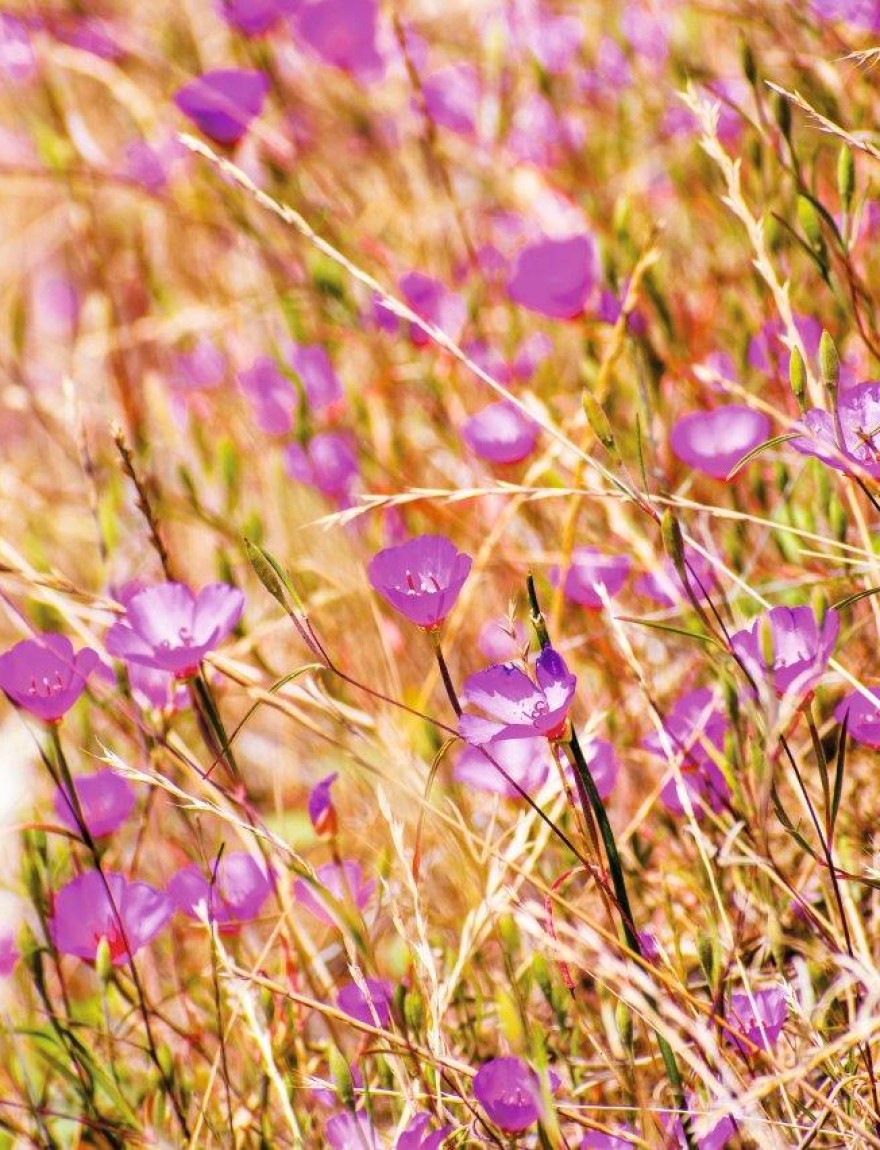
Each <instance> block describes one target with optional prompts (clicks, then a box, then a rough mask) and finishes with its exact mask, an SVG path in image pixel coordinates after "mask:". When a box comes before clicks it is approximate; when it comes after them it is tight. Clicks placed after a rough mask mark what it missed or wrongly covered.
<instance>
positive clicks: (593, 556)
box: [551, 547, 632, 611]
mask: <svg viewBox="0 0 880 1150" xmlns="http://www.w3.org/2000/svg"><path fill="white" fill-rule="evenodd" d="M631 566H632V563H631V562H630V559H629V556H627V555H603V554H602V552H601V551H600V550H599V549H598V548H597V547H577V548H575V550H574V551H573V552H572V556H571V566H570V567H569V568H568V570H567V571H566V573H565V584H564V587H563V590H564V592H565V597H566V599H570V600H571V602H572V603H579V604H580V605H581V606H582V607H589V608H591V609H592V610H594V611H600V610H601V609H602V608H603V607H604V605H605V604H604V603H603V601H602V594H601V592H600V588H601V590H602V591H604V594H605V595H606V596H607V598H609V599H613V598H614V597H615V595H618V594H619V593H620V591H621V589H622V588H623V585H624V583H625V582H626V579H627V576H628V575H629V572H630V567H631ZM551 579H552V581H553V583H554V585H556V584H557V583H558V582H559V568H558V567H556V568H554V569H553V571H552V572H551Z"/></svg>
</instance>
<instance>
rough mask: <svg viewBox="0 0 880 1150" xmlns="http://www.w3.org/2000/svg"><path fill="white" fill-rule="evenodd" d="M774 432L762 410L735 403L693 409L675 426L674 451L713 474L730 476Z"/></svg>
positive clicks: (671, 439)
mask: <svg viewBox="0 0 880 1150" xmlns="http://www.w3.org/2000/svg"><path fill="white" fill-rule="evenodd" d="M769 434H770V420H769V419H768V418H767V416H766V415H763V414H762V413H761V412H760V411H753V410H752V409H751V408H750V407H745V406H743V405H741V404H737V403H731V404H728V405H727V406H726V407H716V408H715V409H714V411H692V412H691V413H690V414H689V415H685V416H683V417H682V418H681V419H680V420H679V421H678V422H677V423H676V425H675V426H674V427H673V429H672V434H671V436H670V440H669V441H670V444H671V446H672V450H673V451H674V452H675V454H676V455H677V456H678V458H679V459H680V460H681V461H682V462H683V463H686V464H687V465H688V466H689V467H693V468H694V469H695V470H697V471H702V472H703V474H704V475H710V476H711V477H712V478H713V479H726V478H727V476H728V475H729V474H730V472H731V471H732V470H733V468H734V467H735V466H736V465H737V463H739V461H740V460H741V459H742V458H743V456H745V455H748V454H749V452H750V451H753V450H754V449H755V448H756V447H757V446H758V445H759V444H760V443H763V442H764V440H765V439H766V438H767V437H768V435H769Z"/></svg>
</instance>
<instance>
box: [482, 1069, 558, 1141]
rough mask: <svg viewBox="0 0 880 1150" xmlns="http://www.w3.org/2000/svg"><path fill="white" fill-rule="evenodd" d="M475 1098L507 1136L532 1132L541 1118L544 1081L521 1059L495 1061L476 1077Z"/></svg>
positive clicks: (490, 1119) (491, 1120)
mask: <svg viewBox="0 0 880 1150" xmlns="http://www.w3.org/2000/svg"><path fill="white" fill-rule="evenodd" d="M474 1095H475V1097H476V1099H477V1101H478V1102H479V1103H480V1105H481V1106H482V1107H483V1109H484V1110H485V1111H486V1115H487V1117H488V1118H489V1121H490V1122H493V1123H494V1124H495V1125H496V1126H497V1127H498V1128H499V1130H503V1131H504V1132H505V1133H507V1134H519V1133H521V1132H522V1131H523V1130H528V1128H529V1127H530V1126H533V1125H534V1124H535V1123H536V1122H537V1121H538V1119H539V1118H540V1117H541V1112H542V1103H541V1082H540V1079H539V1078H538V1075H537V1074H536V1073H535V1071H534V1070H532V1068H531V1067H530V1066H529V1065H528V1064H527V1063H526V1062H523V1060H522V1059H521V1058H493V1059H491V1061H489V1062H484V1063H483V1065H482V1066H481V1067H480V1069H479V1070H478V1071H477V1074H476V1077H475V1078H474Z"/></svg>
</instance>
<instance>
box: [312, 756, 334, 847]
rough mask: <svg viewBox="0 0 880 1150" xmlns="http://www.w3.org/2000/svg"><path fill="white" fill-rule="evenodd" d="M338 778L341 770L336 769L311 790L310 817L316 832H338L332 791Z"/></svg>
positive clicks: (327, 833) (321, 833)
mask: <svg viewBox="0 0 880 1150" xmlns="http://www.w3.org/2000/svg"><path fill="white" fill-rule="evenodd" d="M338 778H339V772H338V771H334V772H333V774H332V775H327V776H326V777H325V778H323V779H321V781H320V782H319V783H316V784H315V785H314V786H313V787H312V789H311V790H310V791H309V802H308V808H309V818H310V819H311V823H312V826H313V827H314V828H315V833H316V834H319V835H334V834H336V808H335V807H334V806H333V796H332V794H331V793H330V791H331V788H332V787H333V784H334V783H335V782H336V780H337V779H338Z"/></svg>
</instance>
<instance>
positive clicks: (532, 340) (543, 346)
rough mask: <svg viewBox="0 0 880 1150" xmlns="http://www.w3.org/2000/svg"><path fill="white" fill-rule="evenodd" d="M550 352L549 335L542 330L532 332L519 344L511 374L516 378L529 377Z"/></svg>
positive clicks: (551, 352) (551, 346) (551, 344)
mask: <svg viewBox="0 0 880 1150" xmlns="http://www.w3.org/2000/svg"><path fill="white" fill-rule="evenodd" d="M552 354H553V341H552V340H551V339H550V337H549V336H548V335H546V334H545V333H544V332H543V331H536V332H533V333H532V334H531V335H529V336H526V338H525V339H524V340H523V341H522V343H521V344H520V345H519V349H518V350H517V353H516V356H515V357H514V360H513V374H514V375H515V376H516V378H517V379H529V378H530V377H531V376H533V375H534V374H535V372H536V371H537V370H538V368H539V367H540V366H541V364H542V363H543V362H544V361H545V360H547V359H549V358H550V356H551V355H552Z"/></svg>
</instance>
